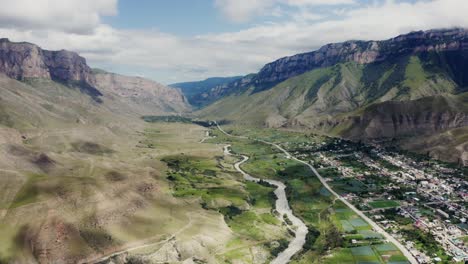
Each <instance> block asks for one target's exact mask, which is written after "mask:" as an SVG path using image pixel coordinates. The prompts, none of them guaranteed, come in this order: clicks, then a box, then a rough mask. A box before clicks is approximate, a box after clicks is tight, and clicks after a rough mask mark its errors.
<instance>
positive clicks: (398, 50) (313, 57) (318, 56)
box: [253, 29, 468, 91]
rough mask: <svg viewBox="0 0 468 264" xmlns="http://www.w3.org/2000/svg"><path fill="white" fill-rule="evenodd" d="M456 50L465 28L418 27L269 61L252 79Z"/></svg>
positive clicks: (261, 83) (467, 41) (265, 81)
mask: <svg viewBox="0 0 468 264" xmlns="http://www.w3.org/2000/svg"><path fill="white" fill-rule="evenodd" d="M459 50H468V30H466V29H447V30H430V31H418V32H412V33H409V34H405V35H400V36H398V37H395V38H392V39H389V40H384V41H346V42H343V43H334V44H328V45H325V46H323V47H321V48H320V49H318V50H316V51H312V52H307V53H302V54H297V55H294V56H290V57H284V58H281V59H278V60H276V61H274V62H271V63H268V64H266V65H265V66H264V67H263V68H262V69H261V70H260V72H259V73H258V74H257V76H256V77H255V78H254V80H253V83H254V84H255V86H257V88H256V90H257V91H261V90H264V89H268V88H270V87H272V85H274V84H277V83H279V82H281V81H283V80H286V79H289V78H291V77H293V76H297V75H299V74H302V73H304V72H307V71H310V70H313V69H315V68H320V67H327V66H331V65H334V64H337V63H341V62H356V63H359V64H367V63H372V62H378V61H384V60H386V59H388V58H394V57H397V56H401V55H409V54H412V53H422V52H425V51H438V52H441V51H459Z"/></svg>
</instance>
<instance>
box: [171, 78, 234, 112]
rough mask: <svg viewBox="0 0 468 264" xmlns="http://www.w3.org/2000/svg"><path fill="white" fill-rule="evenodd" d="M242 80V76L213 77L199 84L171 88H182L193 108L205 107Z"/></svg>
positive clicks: (184, 83) (177, 85)
mask: <svg viewBox="0 0 468 264" xmlns="http://www.w3.org/2000/svg"><path fill="white" fill-rule="evenodd" d="M240 78H242V76H234V77H213V78H208V79H206V80H203V81H197V82H183V83H174V84H170V85H169V86H171V87H175V88H180V89H181V90H182V92H183V93H184V94H185V96H186V97H187V99H188V101H189V102H190V104H192V105H193V106H195V107H203V106H206V105H208V104H210V103H212V102H214V101H216V100H218V99H220V98H222V97H223V96H224V94H223V93H222V91H223V90H224V89H226V88H227V87H228V85H229V84H231V83H233V82H235V81H237V80H239V79H240Z"/></svg>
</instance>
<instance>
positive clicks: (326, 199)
mask: <svg viewBox="0 0 468 264" xmlns="http://www.w3.org/2000/svg"><path fill="white" fill-rule="evenodd" d="M227 130H229V128H228V129H227ZM233 133H234V134H238V135H243V134H242V132H241V131H234V132H233ZM272 133H273V134H271V135H270V134H268V130H262V131H261V132H257V131H255V130H249V131H247V134H248V138H244V139H239V138H233V137H228V136H225V135H224V134H222V133H219V131H217V130H213V131H212V132H211V134H212V135H215V136H216V137H215V138H213V139H210V142H213V143H229V144H231V145H232V150H233V152H234V153H238V154H244V155H248V156H249V157H250V159H249V161H248V162H247V163H245V164H243V166H242V168H243V169H244V170H245V171H246V172H248V173H249V174H251V175H253V176H255V177H258V178H272V179H278V180H281V181H283V182H284V183H285V184H286V185H287V195H288V199H289V201H290V204H291V207H292V208H293V211H294V212H295V214H296V215H298V216H299V217H300V218H301V219H302V220H303V221H304V222H305V223H306V224H307V226H308V228H309V234H308V237H307V242H306V245H305V246H304V251H303V252H302V253H301V254H300V255H298V256H296V257H295V258H294V259H293V261H292V262H291V263H295V264H298V263H304V264H305V263H363V262H369V263H388V260H389V259H390V258H391V257H393V256H395V257H393V259H398V258H400V259H401V257H402V256H401V253H400V252H399V251H398V250H396V251H395V252H392V250H393V248H392V250H388V252H390V253H388V252H387V251H384V250H382V249H384V247H383V246H382V247H380V249H381V250H380V251H378V250H377V249H376V248H375V247H376V246H379V245H386V244H384V243H385V242H384V241H383V239H382V236H381V235H380V234H378V233H376V232H374V231H373V230H372V228H371V227H370V225H369V224H367V223H366V222H365V221H364V220H363V219H361V218H360V217H359V216H357V215H356V214H355V213H354V212H353V211H351V210H350V209H349V208H347V207H346V206H345V205H344V204H343V203H341V202H339V201H336V200H335V199H334V197H333V196H332V195H331V194H330V193H329V192H328V191H327V190H326V189H325V188H324V187H323V185H322V184H321V183H320V181H319V180H318V179H317V178H316V177H315V175H314V174H313V173H312V172H311V171H310V169H308V167H306V166H305V165H303V164H301V163H298V162H296V161H294V160H292V159H288V158H287V157H286V156H285V155H284V154H283V153H280V152H278V150H277V149H276V148H272V146H270V145H267V144H263V143H260V142H258V141H254V140H253V138H254V137H256V136H262V139H266V140H275V142H279V143H281V142H285V141H288V137H289V136H292V137H293V138H294V139H295V140H296V141H295V143H294V144H298V145H300V144H303V143H301V142H303V141H304V140H308V138H309V137H308V136H307V137H306V136H302V137H300V136H298V135H296V133H293V132H283V131H278V130H275V131H274V132H272ZM312 137H313V136H312ZM312 137H311V138H312ZM315 139H317V138H315ZM317 143H320V142H317ZM321 171H325V172H326V173H328V175H327V176H329V177H335V175H336V171H334V170H333V169H332V168H324V169H321ZM390 245H391V244H390ZM399 256H400V257H399ZM345 260H346V261H345ZM395 263H397V262H395ZM401 263H407V262H406V261H405V258H404V257H403V262H401Z"/></svg>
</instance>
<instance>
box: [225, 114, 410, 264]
mask: <svg viewBox="0 0 468 264" xmlns="http://www.w3.org/2000/svg"><path fill="white" fill-rule="evenodd" d="M216 125H217V127H218V129H219V130H220V131H221V132H223V133H224V134H226V135H228V136H232V137H236V136H233V135H231V134H229V133H227V132H226V131H224V130H223V129H222V128H221V127H220V126H219V125H218V124H217V123H216ZM240 138H246V137H240ZM254 140H257V141H259V142H262V143H265V144H268V145H271V146H274V147H276V148H277V149H279V150H281V151H282V152H283V153H284V154H285V155H286V156H287V157H288V158H291V159H293V160H295V161H297V162H300V163H302V164H304V165H306V166H307V167H309V168H310V170H312V172H313V173H314V174H315V176H317V178H318V179H319V180H320V182H321V183H322V184H323V186H325V188H327V190H328V191H329V192H330V193H332V194H333V195H334V196H336V197H337V198H338V199H339V200H340V201H342V202H343V203H344V204H346V205H347V206H348V207H349V208H350V209H351V210H353V211H354V212H355V213H356V214H357V215H359V216H360V217H361V218H362V219H364V220H365V221H366V222H367V223H369V224H370V225H371V226H372V228H373V229H374V230H375V231H377V232H379V233H380V234H382V235H383V236H384V237H385V239H387V240H388V241H390V242H392V243H393V244H394V245H395V246H396V247H398V249H399V250H400V251H401V253H403V255H405V257H406V258H407V259H408V261H409V262H410V263H412V264H418V261H417V260H416V259H415V258H414V256H413V255H412V254H411V253H410V252H409V251H408V250H407V249H406V248H405V247H404V246H403V245H402V244H401V243H400V242H399V241H398V240H396V239H395V238H394V237H393V236H391V235H390V234H389V233H387V231H385V230H384V229H383V228H381V227H380V226H379V225H377V224H376V223H375V222H374V221H373V220H372V219H370V218H369V217H367V216H366V215H365V214H364V213H363V212H361V211H360V210H358V209H357V208H356V207H354V205H352V204H351V203H349V202H348V201H347V200H346V199H344V198H343V197H341V195H339V194H338V193H336V192H335V191H334V190H333V189H332V188H331V187H330V185H329V184H328V183H327V181H325V179H324V178H323V177H322V176H321V175H320V173H318V171H317V170H316V169H315V168H314V167H313V166H312V165H310V164H309V163H307V162H305V161H303V160H300V159H298V158H296V157H294V156H292V155H291V154H290V153H289V152H288V151H286V150H285V149H284V148H282V147H281V146H280V145H278V144H275V143H271V142H268V141H264V140H258V139H254Z"/></svg>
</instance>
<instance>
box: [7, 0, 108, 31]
mask: <svg viewBox="0 0 468 264" xmlns="http://www.w3.org/2000/svg"><path fill="white" fill-rule="evenodd" d="M0 6H1V7H2V8H0V24H1V25H2V27H11V28H15V29H56V30H62V31H65V32H68V33H78V34H87V33H90V31H92V30H94V28H95V27H97V26H98V25H99V24H100V17H101V16H110V15H115V14H117V0H66V1H64V0H14V1H11V0H0Z"/></svg>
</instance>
